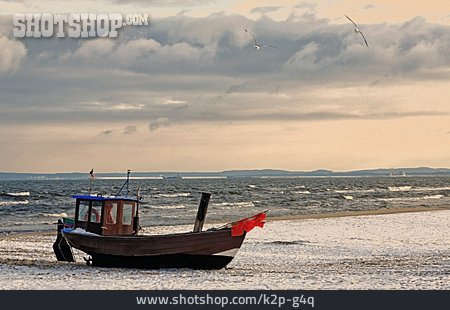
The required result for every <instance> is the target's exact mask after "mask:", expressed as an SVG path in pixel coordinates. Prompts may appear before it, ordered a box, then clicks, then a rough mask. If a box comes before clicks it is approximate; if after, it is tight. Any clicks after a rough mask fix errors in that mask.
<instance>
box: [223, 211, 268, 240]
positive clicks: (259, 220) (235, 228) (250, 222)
mask: <svg viewBox="0 0 450 310" xmlns="http://www.w3.org/2000/svg"><path fill="white" fill-rule="evenodd" d="M265 219H266V213H265V212H262V213H258V214H256V215H253V216H252V217H248V218H245V219H242V220H240V221H237V222H234V223H233V224H232V226H231V235H232V236H241V235H242V234H243V233H244V232H249V231H250V230H252V229H253V228H255V227H256V226H258V227H261V228H263V227H264V224H265V222H264V220H265Z"/></svg>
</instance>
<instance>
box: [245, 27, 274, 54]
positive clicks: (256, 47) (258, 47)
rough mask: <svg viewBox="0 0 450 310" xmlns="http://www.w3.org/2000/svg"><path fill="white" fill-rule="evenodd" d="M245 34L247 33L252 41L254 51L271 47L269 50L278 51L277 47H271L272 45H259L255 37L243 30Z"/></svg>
mask: <svg viewBox="0 0 450 310" xmlns="http://www.w3.org/2000/svg"><path fill="white" fill-rule="evenodd" d="M245 32H247V33H248V35H249V36H251V37H252V39H253V47H254V48H255V49H256V50H259V49H260V48H262V47H271V48H276V49H278V47H276V46H273V45H270V44H259V43H258V42H257V41H256V38H255V36H254V35H252V34H251V33H250V32H248V30H247V29H245Z"/></svg>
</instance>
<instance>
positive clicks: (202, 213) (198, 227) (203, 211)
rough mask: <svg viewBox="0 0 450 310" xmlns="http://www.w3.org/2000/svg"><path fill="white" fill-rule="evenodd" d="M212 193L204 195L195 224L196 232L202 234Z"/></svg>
mask: <svg viewBox="0 0 450 310" xmlns="http://www.w3.org/2000/svg"><path fill="white" fill-rule="evenodd" d="M210 197H211V194H210V193H202V198H201V199H200V205H199V206H198V211H197V217H196V219H195V224H194V232H201V231H202V228H203V223H204V222H205V218H206V211H208V204H209V198H210Z"/></svg>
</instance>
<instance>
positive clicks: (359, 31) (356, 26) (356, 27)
mask: <svg viewBox="0 0 450 310" xmlns="http://www.w3.org/2000/svg"><path fill="white" fill-rule="evenodd" d="M345 17H347V18H348V20H349V21H351V22H352V24H353V25H355V33H359V34H360V35H361V36H362V37H363V39H364V43H366V46H367V48H369V44H368V43H367V40H366V38H365V37H364V35H363V33H362V32H361V30H359V29H358V25H357V24H356V23H355V22H354V21H352V19H351V18H350V17H348V16H347V15H345Z"/></svg>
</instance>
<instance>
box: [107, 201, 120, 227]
mask: <svg viewBox="0 0 450 310" xmlns="http://www.w3.org/2000/svg"><path fill="white" fill-rule="evenodd" d="M117 205H118V203H117V202H108V203H107V204H106V206H105V214H106V224H116V221H117Z"/></svg>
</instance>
